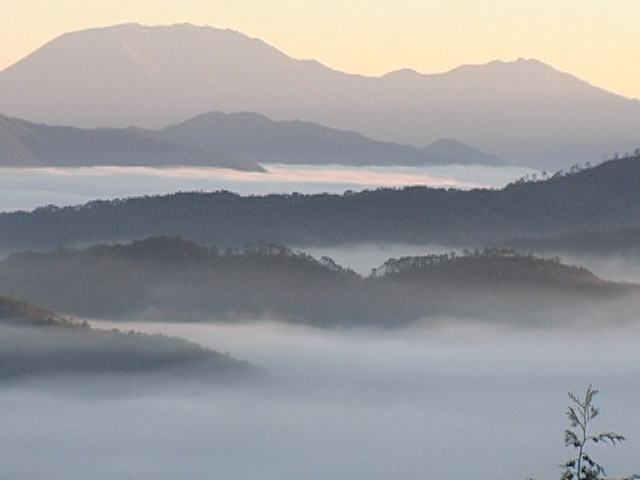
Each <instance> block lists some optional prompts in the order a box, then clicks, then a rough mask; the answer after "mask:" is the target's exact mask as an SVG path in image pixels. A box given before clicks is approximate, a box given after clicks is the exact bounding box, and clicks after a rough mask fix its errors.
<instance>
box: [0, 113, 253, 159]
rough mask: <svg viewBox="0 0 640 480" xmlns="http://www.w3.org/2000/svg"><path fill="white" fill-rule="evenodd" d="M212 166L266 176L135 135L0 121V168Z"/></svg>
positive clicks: (213, 156)
mask: <svg viewBox="0 0 640 480" xmlns="http://www.w3.org/2000/svg"><path fill="white" fill-rule="evenodd" d="M98 165H99V166H104V165H109V166H116V165H117V166H128V167H131V166H150V167H162V166H177V165H190V166H208V167H227V168H236V169H242V170H256V171H259V170H262V169H261V167H260V166H259V165H258V164H257V163H255V162H251V161H249V160H245V159H244V158H239V157H236V156H227V155H223V154H221V153H220V152H213V151H209V150H201V149H198V148H193V147H191V146H188V145H178V144H175V143H171V142H168V141H164V140H162V139H153V138H150V137H149V136H147V135H142V134H141V133H140V132H136V131H134V130H132V129H126V130H119V129H113V128H111V129H108V128H95V129H82V128H72V127H55V126H48V125H40V124H35V123H29V122H25V121H23V120H17V119H13V118H8V117H5V116H2V115H0V166H1V167H89V166H98Z"/></svg>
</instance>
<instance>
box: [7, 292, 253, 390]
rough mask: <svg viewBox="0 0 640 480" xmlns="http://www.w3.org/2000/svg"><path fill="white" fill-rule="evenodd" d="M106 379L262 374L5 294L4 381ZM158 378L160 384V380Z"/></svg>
mask: <svg viewBox="0 0 640 480" xmlns="http://www.w3.org/2000/svg"><path fill="white" fill-rule="evenodd" d="M78 375H82V376H83V378H85V379H86V378H89V377H87V376H90V377H95V376H97V375H100V376H101V378H102V380H109V379H112V380H116V381H117V382H116V383H117V384H119V385H120V386H121V387H126V388H135V387H136V386H142V385H147V386H149V385H152V384H153V383H154V381H157V380H158V379H161V380H163V381H167V380H170V379H174V380H177V381H178V380H179V381H185V382H188V381H197V382H202V381H205V382H221V381H225V382H227V381H232V380H240V379H243V378H250V377H252V376H255V375H258V370H257V369H255V368H253V367H251V366H250V365H249V364H247V363H245V362H240V361H237V360H234V359H232V358H230V357H229V356H227V355H223V354H220V353H217V352H215V351H213V350H210V349H206V348H203V347H200V346H198V345H195V344H193V343H189V342H187V341H185V340H182V339H178V338H169V337H165V336H160V335H145V334H141V333H135V332H128V333H124V332H120V331H117V330H112V331H100V330H94V329H92V328H90V327H89V326H88V325H87V324H86V323H84V322H83V323H79V322H76V321H73V320H70V319H68V318H65V317H62V316H60V315H58V314H57V313H55V312H53V311H51V310H47V309H44V308H40V307H36V306H34V305H32V304H29V303H27V302H25V301H21V300H16V299H15V298H12V297H7V296H0V383H2V382H6V381H15V380H21V379H26V378H33V377H38V378H44V379H55V380H56V381H60V380H61V379H63V378H67V377H69V378H71V377H74V376H78ZM154 379H155V380H154Z"/></svg>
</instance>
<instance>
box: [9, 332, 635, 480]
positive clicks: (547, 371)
mask: <svg viewBox="0 0 640 480" xmlns="http://www.w3.org/2000/svg"><path fill="white" fill-rule="evenodd" d="M95 325H97V326H102V327H104V328H108V329H109V328H111V327H112V326H113V324H112V323H110V322H96V323H95ZM117 326H118V327H121V328H126V329H128V328H134V329H138V330H145V331H148V332H165V333H169V334H172V335H179V336H182V337H185V338H189V339H192V340H195V341H198V342H200V343H202V344H205V345H208V346H211V347H213V348H215V349H218V350H220V351H227V352H229V353H230V354H231V355H232V356H234V357H236V358H240V359H245V360H250V361H252V362H254V363H255V364H258V365H261V366H264V367H266V368H267V369H269V371H270V373H271V376H272V381H270V382H268V383H266V384H255V385H249V386H247V385H244V386H227V387H224V386H223V387H219V388H216V389H211V390H210V389H208V388H205V387H202V388H195V389H190V388H185V386H184V385H182V386H179V387H175V386H173V385H171V384H167V385H165V387H159V388H160V391H162V392H164V393H162V394H160V395H159V394H157V389H156V393H153V392H154V391H146V390H144V389H138V390H135V391H134V392H132V393H129V394H107V393H106V390H105V388H108V385H109V383H106V384H105V383H102V381H100V382H95V381H94V380H92V379H90V378H84V379H83V378H82V377H79V378H75V379H73V378H70V379H67V380H64V379H58V380H57V382H58V385H57V386H56V387H51V386H49V387H46V386H42V385H41V384H38V383H37V382H30V383H25V384H18V385H15V386H13V387H9V386H4V387H3V389H2V390H1V391H0V412H2V413H0V420H1V421H2V424H3V428H2V432H1V433H0V441H1V442H2V444H3V445H4V448H3V449H2V451H1V452H0V472H1V473H2V476H3V477H5V478H42V477H47V478H83V479H87V480H91V479H103V478H130V477H135V478H138V479H154V480H157V479H174V478H190V479H205V478H221V479H238V478H252V479H259V480H262V479H278V480H298V479H300V478H314V479H315V478H317V479H326V478H332V479H336V480H339V479H356V480H360V479H363V480H364V479H367V480H376V479H380V480H383V479H384V480H386V479H388V478H395V479H399V480H416V479H425V480H426V479H440V480H457V479H463V478H469V474H470V472H473V475H474V476H476V477H477V478H492V479H496V480H511V479H515V478H527V477H528V476H535V477H537V478H555V477H557V476H558V475H559V469H558V467H557V465H558V464H560V463H561V462H562V461H564V460H566V459H567V458H569V454H570V452H569V451H568V450H566V449H565V447H564V444H563V429H564V428H566V427H567V426H568V425H566V418H565V415H564V412H565V410H566V407H567V404H568V403H567V402H568V397H567V391H568V390H572V391H574V392H579V393H582V392H583V389H585V388H586V386H587V385H588V384H589V383H590V382H593V383H594V386H596V387H597V388H599V389H600V390H601V394H600V395H599V396H598V397H597V403H598V405H599V406H600V407H601V408H602V415H601V419H598V423H597V428H599V429H605V430H606V429H611V430H614V431H616V432H620V433H623V434H625V435H626V437H627V443H625V444H623V445H621V446H619V447H617V448H615V449H613V448H599V449H595V450H594V451H593V455H594V457H595V458H597V459H598V460H599V461H601V462H602V463H603V464H605V465H606V466H608V467H609V468H608V470H607V472H608V473H609V474H610V475H612V476H620V475H623V474H626V473H628V472H631V471H634V468H637V463H636V459H637V455H636V452H637V448H638V444H639V443H640V426H639V424H638V422H634V421H633V420H632V419H633V418H635V415H636V414H637V405H638V402H639V401H640V397H639V394H638V392H639V391H640V376H639V375H638V370H637V365H638V362H640V356H639V355H638V349H637V348H636V346H637V341H638V333H639V332H638V330H637V326H634V327H619V328H607V329H606V330H603V329H593V330H589V329H584V328H583V329H582V331H581V332H580V333H576V331H575V330H572V329H554V330H521V329H501V328H496V327H493V328H492V327H489V326H488V325H486V324H481V325H479V326H475V327H474V326H470V325H465V324H463V323H459V324H457V325H456V323H455V322H453V321H451V322H450V324H449V326H448V327H446V328H442V329H422V328H417V329H409V330H405V331H396V332H388V331H387V332H384V334H383V333H382V332H378V331H375V330H367V331H319V330H313V329H307V328H302V327H286V326H283V325H279V324H274V323H269V322H266V323H251V324H247V325H244V326H242V325H235V326H231V325H217V326H214V325H185V324H149V323H143V324H140V323H132V324H117ZM587 352H597V354H595V355H594V354H588V355H585V353H587ZM105 385H106V387H105ZM595 425H596V424H595V423H594V428H596V427H595Z"/></svg>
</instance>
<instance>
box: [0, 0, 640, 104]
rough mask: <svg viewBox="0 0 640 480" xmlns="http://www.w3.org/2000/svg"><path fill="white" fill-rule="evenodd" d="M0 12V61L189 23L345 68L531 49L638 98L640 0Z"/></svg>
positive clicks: (76, 0)
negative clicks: (60, 39) (115, 33)
mask: <svg viewBox="0 0 640 480" xmlns="http://www.w3.org/2000/svg"><path fill="white" fill-rule="evenodd" d="M0 11H2V15H1V16H0V45H2V48H0V70H2V69H4V68H6V67H8V66H10V65H11V64H13V63H15V62H16V61H18V60H20V59H21V58H23V57H24V56H26V55H27V54H29V53H30V52H32V51H34V50H35V49H37V48H38V47H40V46H42V45H43V44H45V43H46V42H48V41H49V40H52V39H53V38H55V37H56V36H58V35H60V34H63V33H65V32H69V31H75V30H81V29H85V28H91V27H100V26H108V25H114V24H119V23H127V22H136V23H141V24H144V25H166V24H174V23H185V22H187V23H192V24H195V25H210V26H213V27H219V28H229V29H233V30H237V31H240V32H242V33H245V34H247V35H249V36H251V37H257V38H260V39H262V40H264V41H265V42H267V43H269V44H270V45H272V46H274V47H276V48H278V49H279V50H281V51H283V52H284V53H286V54H287V55H289V56H291V57H294V58H298V59H315V60H318V61H320V62H321V63H323V64H325V65H327V66H329V67H331V68H334V69H337V70H341V71H345V72H348V73H359V74H363V75H373V76H378V75H383V74H385V73H388V72H390V71H393V70H398V69H401V68H411V69H413V70H416V71H418V72H421V73H439V72H445V71H448V70H451V69H453V68H455V67H457V66H459V65H463V64H482V63H486V62H489V61H491V60H496V59H499V60H504V61H509V60H515V59H517V58H519V57H524V58H536V59H538V60H541V61H543V62H545V63H548V64H550V65H552V66H554V67H555V68H557V69H558V70H561V71H565V72H569V73H572V74H574V75H576V76H578V77H580V78H581V79H583V80H586V81H588V82H589V83H591V84H593V85H596V86H598V87H602V88H604V89H606V90H609V91H612V92H615V93H618V94H621V95H624V96H626V97H630V98H637V99H640V62H639V61H638V58H639V57H640V28H638V25H639V24H640V1H638V0H535V1H530V0H483V1H481V2H480V1H473V0H350V1H348V2H345V1H344V0H323V1H317V0H270V1H268V2H265V1H264V0H234V1H229V0H224V1H220V0H210V1H206V2H204V1H201V0H181V1H180V2H175V1H173V0H153V1H152V0H109V1H99V0H47V1H45V0H0Z"/></svg>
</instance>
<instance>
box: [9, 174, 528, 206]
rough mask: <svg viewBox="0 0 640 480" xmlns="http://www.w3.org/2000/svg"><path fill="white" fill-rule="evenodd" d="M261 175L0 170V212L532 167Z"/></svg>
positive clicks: (320, 188) (486, 180) (483, 182)
mask: <svg viewBox="0 0 640 480" xmlns="http://www.w3.org/2000/svg"><path fill="white" fill-rule="evenodd" d="M264 167H265V169H266V173H260V172H245V171H238V170H229V169H223V168H196V167H193V168H189V167H176V168H148V167H86V168H3V169H2V175H1V176H0V211H5V212H7V211H15V210H33V209H34V208H37V207H39V206H44V205H50V204H51V205H57V206H68V205H79V204H83V203H86V202H89V201H92V200H97V199H105V200H106V199H115V198H124V197H131V196H141V195H162V194H169V193H173V192H176V191H199V190H202V191H215V190H229V191H232V192H235V193H239V194H241V195H266V194H269V193H293V192H298V193H323V192H326V193H337V194H341V193H343V192H345V191H346V190H353V191H360V190H364V189H375V188H380V187H398V188H400V187H404V186H407V185H427V186H433V187H443V188H463V189H467V188H472V187H490V188H499V187H503V186H504V185H506V184H507V183H509V182H512V181H514V180H515V179H517V178H520V177H523V176H524V175H527V174H530V173H531V172H532V170H531V169H529V168H523V167H482V166H455V165H454V166H449V167H442V166H434V167H414V168H412V167H357V168H355V167H341V166H330V165H321V166H304V165H265V166H264Z"/></svg>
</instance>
